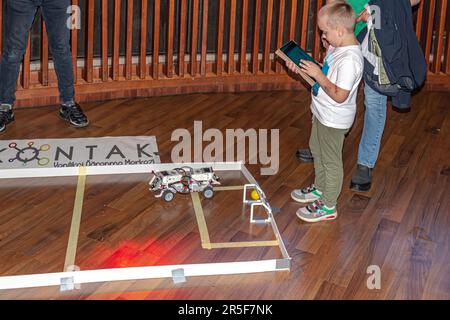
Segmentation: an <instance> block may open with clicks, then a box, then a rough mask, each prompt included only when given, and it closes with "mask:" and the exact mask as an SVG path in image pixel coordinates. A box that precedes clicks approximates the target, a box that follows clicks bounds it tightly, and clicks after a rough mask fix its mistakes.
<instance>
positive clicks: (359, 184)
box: [350, 164, 373, 192]
mask: <svg viewBox="0 0 450 320" xmlns="http://www.w3.org/2000/svg"><path fill="white" fill-rule="evenodd" d="M372 171H373V169H372V168H369V167H366V166H363V165H361V164H358V165H357V166H356V172H355V174H354V175H353V177H352V181H351V183H350V189H351V190H353V191H357V192H365V191H369V190H370V187H371V186H372Z"/></svg>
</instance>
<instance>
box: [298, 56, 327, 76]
mask: <svg viewBox="0 0 450 320" xmlns="http://www.w3.org/2000/svg"><path fill="white" fill-rule="evenodd" d="M300 68H301V70H302V71H303V72H304V73H306V74H307V75H308V76H310V77H312V78H314V79H316V80H317V78H318V77H319V76H320V75H322V74H323V73H322V69H320V67H319V66H318V65H317V64H315V63H314V62H311V61H308V60H300Z"/></svg>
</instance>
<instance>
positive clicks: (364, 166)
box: [350, 84, 387, 191]
mask: <svg viewBox="0 0 450 320" xmlns="http://www.w3.org/2000/svg"><path fill="white" fill-rule="evenodd" d="M364 96H365V97H364V104H365V107H366V110H365V113H364V128H363V132H362V136H361V141H360V142H359V148H358V165H357V169H356V172H355V174H354V175H353V177H352V182H351V185H350V188H351V189H353V190H355V191H368V190H369V189H370V187H371V184H372V170H373V168H374V167H375V164H376V162H377V159H378V155H379V152H380V146H381V138H382V136H383V131H384V127H385V124H386V111H387V96H385V95H382V94H380V93H378V92H377V91H375V90H373V89H372V88H371V87H370V86H369V85H367V84H365V86H364Z"/></svg>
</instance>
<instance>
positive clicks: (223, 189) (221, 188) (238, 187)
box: [214, 186, 244, 191]
mask: <svg viewBox="0 0 450 320" xmlns="http://www.w3.org/2000/svg"><path fill="white" fill-rule="evenodd" d="M228 190H244V186H223V187H214V191H228Z"/></svg>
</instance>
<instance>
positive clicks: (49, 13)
mask: <svg viewBox="0 0 450 320" xmlns="http://www.w3.org/2000/svg"><path fill="white" fill-rule="evenodd" d="M69 6H70V0H43V1H42V15H43V17H44V20H45V26H46V27H47V33H48V43H49V49H50V52H51V53H52V56H53V62H54V65H55V71H56V75H57V78H58V88H59V94H60V99H61V103H65V102H70V101H74V88H73V86H74V78H73V64H72V53H71V50H70V29H69V28H68V27H67V21H68V19H69V18H70V13H67V8H68V7H69Z"/></svg>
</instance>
